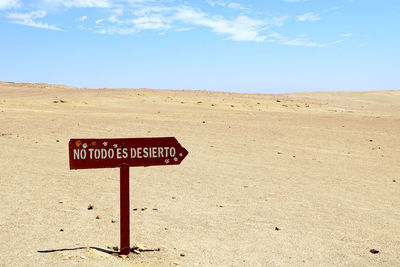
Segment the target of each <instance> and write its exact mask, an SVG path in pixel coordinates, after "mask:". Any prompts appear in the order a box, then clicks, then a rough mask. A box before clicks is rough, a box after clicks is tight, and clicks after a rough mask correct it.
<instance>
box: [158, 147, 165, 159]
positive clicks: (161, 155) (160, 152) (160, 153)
mask: <svg viewBox="0 0 400 267" xmlns="http://www.w3.org/2000/svg"><path fill="white" fill-rule="evenodd" d="M158 157H164V153H163V148H162V147H159V148H158Z"/></svg>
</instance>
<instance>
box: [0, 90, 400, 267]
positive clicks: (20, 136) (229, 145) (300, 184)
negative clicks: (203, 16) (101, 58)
mask: <svg viewBox="0 0 400 267" xmlns="http://www.w3.org/2000/svg"><path fill="white" fill-rule="evenodd" d="M399 134H400V91H381V92H335V93H333V92H332V93H302V94H287V95H248V94H231V93H216V92H206V91H177V90H176V91H174V90H168V91H161V90H146V89H135V90H133V89H132V90H126V89H121V90H107V89H101V90H93V89H92V90H90V89H76V88H71V87H67V86H53V85H47V84H13V83H0V147H1V153H0V162H1V163H0V164H1V173H0V196H1V204H0V205H1V206H0V208H1V209H0V251H1V252H0V265H1V266H3V265H4V266H10V265H15V266H76V265H78V266H112V265H116V264H120V265H128V266H132V265H133V266H136V265H137V266H176V265H177V264H179V265H180V266H196V265H198V266H400V164H399V163H400V161H399V158H400V135H399ZM150 136H175V137H176V138H177V139H178V140H179V142H180V143H181V144H182V145H183V146H184V147H185V148H187V149H188V151H189V155H188V156H187V158H186V159H185V160H184V161H183V162H182V164H181V165H180V166H168V167H149V168H131V172H130V174H131V208H132V212H131V243H133V244H144V245H146V246H148V247H150V248H160V251H156V252H142V253H141V254H140V255H135V254H131V255H130V256H129V257H118V256H117V255H113V254H110V253H111V251H112V249H109V248H108V247H113V246H118V245H119V170H118V169H96V170H78V171H72V170H69V169H68V141H69V139H70V138H84V137H88V138H91V137H93V138H102V137H109V138H113V137H150ZM90 204H91V205H93V206H94V208H93V209H92V210H88V205H90ZM135 208H137V210H136V211H134V210H133V209H135ZM144 208H147V209H144ZM142 209H143V210H142ZM153 209H157V210H153ZM96 216H99V219H96ZM112 221H115V222H114V223H112ZM60 229H63V231H60ZM371 249H376V250H378V251H379V253H377V254H373V253H371V252H370V250H371Z"/></svg>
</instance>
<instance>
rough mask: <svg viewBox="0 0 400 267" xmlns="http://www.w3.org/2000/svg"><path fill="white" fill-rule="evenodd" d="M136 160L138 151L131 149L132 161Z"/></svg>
mask: <svg viewBox="0 0 400 267" xmlns="http://www.w3.org/2000/svg"><path fill="white" fill-rule="evenodd" d="M134 158H136V149H135V148H133V147H131V159H134Z"/></svg>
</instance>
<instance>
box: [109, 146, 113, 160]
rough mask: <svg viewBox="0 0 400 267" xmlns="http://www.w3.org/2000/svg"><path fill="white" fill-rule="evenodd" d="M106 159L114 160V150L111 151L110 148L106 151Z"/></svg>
mask: <svg viewBox="0 0 400 267" xmlns="http://www.w3.org/2000/svg"><path fill="white" fill-rule="evenodd" d="M108 158H110V159H112V158H114V150H112V148H110V149H109V150H108Z"/></svg>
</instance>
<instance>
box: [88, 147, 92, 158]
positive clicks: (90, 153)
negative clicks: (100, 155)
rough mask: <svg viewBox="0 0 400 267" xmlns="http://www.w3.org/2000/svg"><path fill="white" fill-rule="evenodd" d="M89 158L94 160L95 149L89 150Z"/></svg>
mask: <svg viewBox="0 0 400 267" xmlns="http://www.w3.org/2000/svg"><path fill="white" fill-rule="evenodd" d="M89 158H90V159H92V158H93V148H89Z"/></svg>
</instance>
